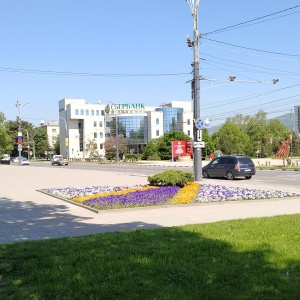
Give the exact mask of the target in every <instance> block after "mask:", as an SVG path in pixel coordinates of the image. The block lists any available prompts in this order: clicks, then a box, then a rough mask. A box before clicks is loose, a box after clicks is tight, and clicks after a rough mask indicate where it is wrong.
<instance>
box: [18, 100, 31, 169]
mask: <svg viewBox="0 0 300 300" xmlns="http://www.w3.org/2000/svg"><path fill="white" fill-rule="evenodd" d="M30 103H32V102H30ZM30 103H24V104H21V103H19V101H17V104H16V107H17V108H18V111H19V114H18V120H19V127H18V151H19V158H18V165H19V166H21V165H22V159H21V156H22V154H21V153H22V125H21V109H22V107H23V106H24V105H26V104H30Z"/></svg>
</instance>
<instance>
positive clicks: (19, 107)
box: [16, 101, 23, 166]
mask: <svg viewBox="0 0 300 300" xmlns="http://www.w3.org/2000/svg"><path fill="white" fill-rule="evenodd" d="M16 107H17V108H18V110H19V127H18V137H19V134H21V138H22V131H21V107H22V104H21V103H19V102H18V101H17V104H16ZM22 142H23V140H22V141H21V144H19V142H18V152H19V156H18V165H19V166H21V165H22V161H21V152H22ZM19 145H21V146H19Z"/></svg>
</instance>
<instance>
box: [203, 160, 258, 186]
mask: <svg viewBox="0 0 300 300" xmlns="http://www.w3.org/2000/svg"><path fill="white" fill-rule="evenodd" d="M253 175H255V166H254V163H253V161H252V159H251V158H250V157H248V156H244V155H224V156H221V157H217V158H215V159H214V160H212V161H211V162H210V163H209V164H208V165H206V166H204V167H203V168H202V176H203V177H204V178H208V177H227V179H229V180H232V179H234V178H236V177H245V178H246V179H250V178H251V177H252V176H253Z"/></svg>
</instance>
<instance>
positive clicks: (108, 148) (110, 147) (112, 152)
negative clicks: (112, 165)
mask: <svg viewBox="0 0 300 300" xmlns="http://www.w3.org/2000/svg"><path fill="white" fill-rule="evenodd" d="M104 149H105V157H106V158H107V159H113V158H115V157H116V153H117V150H116V139H115V138H114V137H113V136H111V137H109V138H107V139H106V140H105V142H104ZM118 150H119V158H120V157H123V155H124V154H125V153H127V144H126V139H125V138H124V137H123V136H118Z"/></svg>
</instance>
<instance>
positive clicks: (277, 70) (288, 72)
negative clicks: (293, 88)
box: [202, 53, 300, 76]
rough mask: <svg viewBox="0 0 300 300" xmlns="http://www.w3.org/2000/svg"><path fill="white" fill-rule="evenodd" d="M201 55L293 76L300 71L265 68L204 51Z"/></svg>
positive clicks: (297, 74)
mask: <svg viewBox="0 0 300 300" xmlns="http://www.w3.org/2000/svg"><path fill="white" fill-rule="evenodd" d="M202 55H205V56H208V57H213V58H216V59H220V60H223V61H229V62H232V63H235V64H240V65H245V66H250V67H255V68H259V69H264V70H270V71H276V72H284V73H287V74H289V75H295V76H299V75H300V73H296V72H290V71H284V70H279V69H272V68H266V67H261V66H257V65H252V64H247V63H242V62H238V61H234V60H230V59H225V58H220V57H217V56H213V55H209V54H206V53H202ZM217 63H219V64H224V63H220V62H217Z"/></svg>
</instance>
